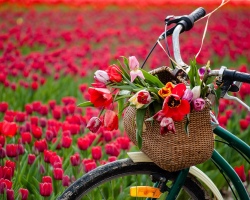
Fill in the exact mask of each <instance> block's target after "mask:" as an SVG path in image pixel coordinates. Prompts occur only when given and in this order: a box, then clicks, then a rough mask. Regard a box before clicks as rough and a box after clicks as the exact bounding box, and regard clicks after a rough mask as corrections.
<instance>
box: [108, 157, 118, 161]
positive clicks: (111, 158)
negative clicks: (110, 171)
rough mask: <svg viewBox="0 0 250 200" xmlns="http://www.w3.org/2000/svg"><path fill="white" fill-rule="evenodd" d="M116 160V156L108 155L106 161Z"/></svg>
mask: <svg viewBox="0 0 250 200" xmlns="http://www.w3.org/2000/svg"><path fill="white" fill-rule="evenodd" d="M116 160H117V157H116V156H109V157H108V161H109V162H114V161H116Z"/></svg>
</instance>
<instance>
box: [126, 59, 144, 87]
mask: <svg viewBox="0 0 250 200" xmlns="http://www.w3.org/2000/svg"><path fill="white" fill-rule="evenodd" d="M128 61H129V68H130V69H131V71H130V76H131V82H133V81H134V80H135V78H136V77H140V78H142V79H145V77H144V75H143V73H142V71H141V70H140V69H139V62H138V60H137V59H136V57H135V56H130V57H129V60H128Z"/></svg>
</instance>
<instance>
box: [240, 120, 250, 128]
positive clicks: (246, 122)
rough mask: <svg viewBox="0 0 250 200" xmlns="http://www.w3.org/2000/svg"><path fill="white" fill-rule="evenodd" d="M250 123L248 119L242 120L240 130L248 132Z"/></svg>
mask: <svg viewBox="0 0 250 200" xmlns="http://www.w3.org/2000/svg"><path fill="white" fill-rule="evenodd" d="M249 124H250V123H249V121H248V120H246V119H240V128H241V130H246V129H247V128H248V126H249Z"/></svg>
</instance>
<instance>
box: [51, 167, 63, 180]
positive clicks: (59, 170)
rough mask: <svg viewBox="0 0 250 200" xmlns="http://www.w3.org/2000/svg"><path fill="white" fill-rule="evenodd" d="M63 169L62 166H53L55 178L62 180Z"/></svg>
mask: <svg viewBox="0 0 250 200" xmlns="http://www.w3.org/2000/svg"><path fill="white" fill-rule="evenodd" d="M63 173H64V172H63V169H62V168H54V169H53V175H54V178H55V179H56V180H62V178H63Z"/></svg>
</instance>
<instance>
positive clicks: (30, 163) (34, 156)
mask: <svg viewBox="0 0 250 200" xmlns="http://www.w3.org/2000/svg"><path fill="white" fill-rule="evenodd" d="M35 160H36V155H34V154H29V155H28V164H29V165H32V164H33V163H34V161H35Z"/></svg>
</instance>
